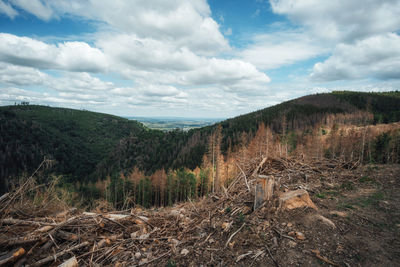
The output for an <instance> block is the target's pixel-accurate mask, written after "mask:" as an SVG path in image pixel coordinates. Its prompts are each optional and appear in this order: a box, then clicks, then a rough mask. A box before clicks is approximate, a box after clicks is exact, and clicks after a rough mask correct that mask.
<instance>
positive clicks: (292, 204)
mask: <svg viewBox="0 0 400 267" xmlns="http://www.w3.org/2000/svg"><path fill="white" fill-rule="evenodd" d="M279 206H280V208H282V209H286V210H292V209H297V208H303V207H310V208H313V209H315V210H318V208H317V206H315V204H314V203H313V202H312V200H311V198H310V196H309V195H308V193H307V191H306V190H304V189H298V190H295V191H288V192H285V193H281V194H280V196H279Z"/></svg>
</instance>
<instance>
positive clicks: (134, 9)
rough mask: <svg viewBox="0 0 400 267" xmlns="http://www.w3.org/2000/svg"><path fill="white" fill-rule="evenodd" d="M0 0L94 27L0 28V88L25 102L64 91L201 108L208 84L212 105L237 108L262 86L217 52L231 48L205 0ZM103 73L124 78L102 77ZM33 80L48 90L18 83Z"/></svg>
mask: <svg viewBox="0 0 400 267" xmlns="http://www.w3.org/2000/svg"><path fill="white" fill-rule="evenodd" d="M0 1H1V2H0V7H1V3H3V1H2V0H0ZM4 5H5V6H7V7H9V10H14V11H15V13H12V11H10V12H11V13H10V12H9V14H8V16H9V17H11V16H14V17H15V16H17V15H18V14H17V12H18V11H21V10H23V12H24V13H25V12H27V13H31V14H32V15H34V16H36V17H37V18H39V19H41V20H44V21H51V20H53V19H56V20H57V19H62V18H63V17H68V18H73V19H82V20H86V21H90V23H92V22H93V23H94V25H96V27H97V30H98V31H97V32H96V33H94V34H93V42H90V44H89V43H86V42H74V41H69V42H60V41H57V40H56V41H53V42H46V41H43V39H42V40H38V39H36V38H34V37H24V36H16V35H12V34H7V33H0V62H2V63H1V64H2V65H0V90H2V91H3V89H4V88H14V89H15V88H20V89H19V90H23V91H18V90H16V89H15V90H16V91H15V92H18V93H17V94H20V95H24V96H25V97H27V98H29V99H30V101H31V102H36V101H37V102H39V101H38V100H39V99H40V98H42V100H43V101H42V103H43V102H45V103H62V102H61V101H62V99H64V100H65V103H69V104H71V105H75V107H76V105H80V104H93V105H94V104H95V103H97V104H98V105H99V106H104V105H107V99H108V100H109V102H111V103H109V104H108V106H112V105H114V106H116V107H118V108H122V107H131V108H132V107H137V106H142V107H143V108H151V107H157V108H167V107H171V106H173V107H182V108H183V107H185V108H188V107H198V108H201V107H204V105H207V104H208V102H209V100H208V99H207V97H206V94H207V92H210V91H212V92H213V93H215V94H218V95H220V96H221V98H215V99H222V100H223V103H224V104H221V105H219V106H220V107H225V110H234V109H235V107H236V108H245V107H246V106H247V105H246V102H245V99H246V95H249V96H250V95H251V96H252V97H254V96H255V95H257V93H256V92H264V91H266V90H267V89H266V85H267V84H268V83H269V82H270V78H269V77H268V76H267V75H266V74H265V73H263V72H261V71H259V69H257V67H256V66H255V65H254V64H253V63H252V62H248V61H247V59H246V58H245V57H243V58H237V56H235V55H233V56H235V57H236V59H235V58H233V59H230V58H224V57H222V56H221V55H222V54H224V55H226V54H227V53H230V52H231V51H232V50H231V49H232V48H231V47H230V46H229V43H228V40H227V39H225V37H224V35H223V34H222V33H221V31H220V26H219V25H218V23H217V22H216V21H215V20H214V19H213V18H212V17H211V10H210V8H209V6H208V3H207V1H206V0H193V1H186V0H171V1H164V0H154V1H147V0H130V1H128V0H119V1H108V0H97V1H89V0H79V1H78V0H68V1H67V0H53V1H44V0H33V1H27V0H10V1H8V2H6V4H4ZM3 10H5V9H3ZM2 12H3V13H4V12H5V11H2ZM21 12H22V11H21ZM98 22H100V23H98ZM50 23H51V22H50ZM225 34H226V35H229V34H231V30H229V31H228V32H226V33H225ZM221 52H222V53H221ZM98 73H99V74H101V75H97V74H98ZM107 75H112V76H113V78H116V79H117V80H118V79H119V78H121V77H122V78H123V79H127V80H129V82H128V84H130V85H129V86H125V87H124V86H121V84H125V81H123V82H122V81H121V80H119V81H120V82H121V83H120V84H118V82H116V84H115V83H113V82H107V81H105V80H104V79H103V77H104V76H107ZM113 81H114V80H113ZM117 84H118V85H117ZM131 84H132V85H131ZM1 86H3V87H1ZM9 86H13V87H9ZM32 87H34V88H32ZM38 87H40V88H41V89H38V90H43V88H44V90H43V91H46V92H49V95H47V96H46V95H43V94H40V93H38V94H32V95H29V94H28V93H27V91H29V90H25V89H28V88H32V89H31V90H32V91H34V90H36V89H37V88H38ZM21 88H23V89H21ZM10 90H12V89H10ZM195 92H196V93H195ZM36 93H37V92H36ZM14 96H15V95H14ZM227 96H229V97H227ZM222 100H221V101H222ZM247 108H248V106H247Z"/></svg>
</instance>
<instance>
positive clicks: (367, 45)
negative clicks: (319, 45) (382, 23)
mask: <svg viewBox="0 0 400 267" xmlns="http://www.w3.org/2000/svg"><path fill="white" fill-rule="evenodd" d="M364 77H374V78H377V79H383V80H385V79H400V36H399V35H397V34H394V33H388V34H383V35H378V36H373V37H369V38H367V39H364V40H361V41H357V42H356V43H354V44H339V45H338V46H337V47H336V49H335V50H334V52H333V54H332V55H331V56H330V57H329V58H328V59H327V60H325V61H324V62H320V63H317V64H315V65H314V68H313V72H312V74H311V78H312V79H313V80H316V81H334V80H348V79H361V78H364Z"/></svg>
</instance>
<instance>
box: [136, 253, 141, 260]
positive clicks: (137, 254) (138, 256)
mask: <svg viewBox="0 0 400 267" xmlns="http://www.w3.org/2000/svg"><path fill="white" fill-rule="evenodd" d="M141 257H142V254H140V252H136V253H135V259H137V260H138V259H140V258H141Z"/></svg>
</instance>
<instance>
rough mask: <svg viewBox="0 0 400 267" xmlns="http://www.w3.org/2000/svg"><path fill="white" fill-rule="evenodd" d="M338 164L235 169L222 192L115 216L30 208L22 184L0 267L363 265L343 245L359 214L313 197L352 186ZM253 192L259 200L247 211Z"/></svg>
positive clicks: (2, 200)
mask: <svg viewBox="0 0 400 267" xmlns="http://www.w3.org/2000/svg"><path fill="white" fill-rule="evenodd" d="M341 166H342V165H338V164H336V165H335V162H332V161H327V162H313V163H307V164H306V163H304V162H299V161H296V160H291V159H282V158H262V159H259V160H258V161H253V164H248V165H241V166H240V168H239V172H238V175H239V176H237V178H236V179H234V180H233V181H232V183H231V184H229V185H227V187H226V188H224V190H223V191H222V192H221V193H220V194H215V195H212V196H211V197H208V198H201V199H198V200H197V201H192V200H189V201H188V202H186V203H181V204H177V205H175V206H173V207H164V208H153V209H142V208H141V207H135V208H132V209H130V210H125V211H114V212H101V211H99V209H97V210H96V209H95V211H91V212H85V211H79V210H77V209H75V208H70V207H68V206H67V205H65V204H63V203H61V202H60V201H58V200H55V199H52V198H50V197H48V198H47V199H46V202H42V203H41V204H40V205H36V206H35V205H34V204H30V202H29V201H28V199H29V198H28V195H32V192H33V191H34V190H40V188H38V186H37V185H36V184H35V183H34V182H33V181H32V180H28V181H26V183H24V184H23V185H22V188H19V189H17V190H16V191H15V192H10V193H9V194H7V195H4V196H2V197H0V207H2V213H0V265H5V266H13V265H14V264H15V265H20V266H21V265H25V266H63V267H65V266H68V267H69V266H144V265H147V266H166V265H168V266H176V265H179V266H198V265H204V266H210V265H214V266H215V265H218V266H219V265H221V266H223V265H226V266H232V265H237V264H240V265H250V266H265V265H275V266H290V265H313V264H315V263H316V261H319V263H321V262H322V263H323V264H328V265H334V266H344V265H348V264H351V265H352V266H353V265H357V264H363V263H365V260H364V261H361V260H360V255H361V254H362V248H360V247H357V246H356V245H355V244H356V243H355V241H354V240H358V239H356V238H355V237H354V238H353V240H352V241H349V238H350V237H349V236H348V235H349V234H351V233H352V231H354V229H357V230H358V231H360V229H361V230H363V229H364V228H359V227H360V225H361V226H363V225H364V226H365V223H368V221H366V220H362V219H361V217H360V216H362V217H367V215H366V214H363V215H359V216H356V217H351V218H357V220H356V221H354V222H352V223H351V224H349V223H348V218H349V217H350V216H351V214H352V213H355V212H357V211H356V210H346V211H347V212H346V213H344V211H339V210H338V211H336V210H333V211H332V210H330V208H329V207H328V206H327V205H331V204H330V203H331V202H328V200H329V199H324V198H319V197H316V196H315V195H317V194H318V192H319V194H320V195H321V196H323V190H327V189H329V188H332V186H331V185H332V184H340V179H343V181H345V180H346V181H349V180H351V181H357V179H359V177H360V173H355V171H356V170H357V169H355V170H347V169H342V168H341ZM396 168H397V169H395V170H396V171H399V170H400V168H399V167H398V166H397V167H396ZM333 169H334V170H335V172H333V171H332V170H333ZM368 171H370V170H368ZM396 171H394V173H395V174H394V175H395V179H397V178H398V176H396ZM398 173H400V172H398ZM398 173H397V174H398ZM304 177H307V179H306V181H305V179H304ZM260 181H261V182H260ZM260 184H261V186H259V187H258V189H257V185H260ZM395 185H397V184H395ZM249 188H250V189H251V190H249ZM32 190H33V191H32ZM264 191H265V192H264ZM27 192H29V194H27ZM260 192H261V193H260ZM262 192H264V193H262ZM321 192H322V193H321ZM346 192H347V191H346ZM257 193H260V196H261V198H262V200H261V201H259V203H258V206H257V207H256V208H254V202H256V201H257V199H256V195H257ZM45 197H46V196H45ZM314 202H315V203H314ZM335 203H337V202H335ZM335 205H337V204H335ZM317 206H318V208H317ZM335 207H336V206H335ZM336 208H337V207H336ZM343 214H345V215H343ZM368 218H370V217H368ZM355 224H359V225H355ZM355 227H356V228H355ZM374 227H375V226H374ZM368 231H369V232H370V231H371V229H370V228H368ZM393 244H394V246H395V247H394V248H393V249H394V250H395V249H396V243H393ZM370 252H371V251H368V253H370ZM368 253H367V252H365V253H364V254H362V255H368ZM322 255H324V256H322ZM391 255H392V259H393V262H390V261H386V262H385V259H384V258H379V259H380V261H379V262H378V263H382V262H383V263H387V264H388V265H390V263H394V262H396V261H397V260H399V259H398V256H396V255H397V254H396V253H395V252H393V254H391ZM373 256H374V257H376V254H373ZM384 256H385V255H383V257H384ZM366 257H367V256H366ZM396 257H397V258H396ZM387 259H389V257H387ZM367 262H368V261H367ZM375 263H376V262H375Z"/></svg>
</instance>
